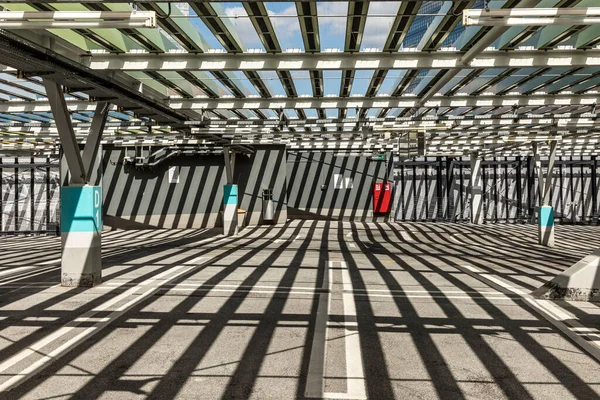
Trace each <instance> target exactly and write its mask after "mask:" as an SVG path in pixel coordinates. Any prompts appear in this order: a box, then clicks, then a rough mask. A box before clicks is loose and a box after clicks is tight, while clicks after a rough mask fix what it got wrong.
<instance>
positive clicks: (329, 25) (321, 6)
mask: <svg viewBox="0 0 600 400" xmlns="http://www.w3.org/2000/svg"><path fill="white" fill-rule="evenodd" d="M317 15H318V16H319V31H320V33H321V34H324V33H325V34H327V32H329V33H330V34H340V33H341V34H345V32H346V20H347V18H346V17H339V16H340V15H344V16H345V15H348V2H347V1H339V2H338V1H336V2H327V3H317ZM330 15H333V16H336V17H328V16H330ZM340 47H343V43H341V44H340Z"/></svg>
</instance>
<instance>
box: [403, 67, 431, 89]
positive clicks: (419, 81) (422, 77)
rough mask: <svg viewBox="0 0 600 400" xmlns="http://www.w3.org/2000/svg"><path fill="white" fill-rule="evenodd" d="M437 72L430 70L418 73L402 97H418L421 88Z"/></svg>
mask: <svg viewBox="0 0 600 400" xmlns="http://www.w3.org/2000/svg"><path fill="white" fill-rule="evenodd" d="M436 72H437V70H431V69H422V70H420V71H419V73H418V74H417V76H416V77H415V79H413V81H412V82H411V83H410V85H408V87H407V88H406V89H405V90H404V93H403V94H404V95H407V94H414V95H418V94H419V91H420V90H421V88H422V87H423V86H424V85H426V84H427V83H429V82H430V81H431V80H432V79H433V78H434V77H435V73H436Z"/></svg>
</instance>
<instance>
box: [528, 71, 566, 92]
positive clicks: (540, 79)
mask: <svg viewBox="0 0 600 400" xmlns="http://www.w3.org/2000/svg"><path fill="white" fill-rule="evenodd" d="M570 69H571V68H570V67H558V68H552V69H551V70H550V71H547V72H545V73H544V74H543V75H540V76H538V77H536V78H533V79H532V80H530V81H529V82H527V83H525V84H524V85H523V86H522V88H521V93H524V92H528V91H530V90H532V89H534V88H536V87H537V86H539V85H541V84H543V83H544V82H547V81H549V80H550V79H553V78H555V77H557V76H558V75H562V74H564V73H565V72H567V71H569V70H570ZM538 90H539V91H542V92H545V91H546V88H541V89H538ZM538 90H536V91H538Z"/></svg>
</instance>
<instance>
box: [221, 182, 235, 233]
mask: <svg viewBox="0 0 600 400" xmlns="http://www.w3.org/2000/svg"><path fill="white" fill-rule="evenodd" d="M237 211H238V187H237V185H225V186H224V187H223V234H224V235H226V236H233V235H237V233H238V212H237Z"/></svg>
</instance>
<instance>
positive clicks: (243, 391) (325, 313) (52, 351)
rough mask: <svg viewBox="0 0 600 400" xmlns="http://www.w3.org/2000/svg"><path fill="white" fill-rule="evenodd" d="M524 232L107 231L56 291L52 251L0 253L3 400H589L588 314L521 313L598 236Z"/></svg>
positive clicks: (310, 224)
mask: <svg viewBox="0 0 600 400" xmlns="http://www.w3.org/2000/svg"><path fill="white" fill-rule="evenodd" d="M536 232H537V229H536V227H535V226H531V225H484V226H479V227H476V226H470V225H460V224H431V223H429V224H421V223H403V224H374V223H370V224H366V223H364V224H363V223H349V222H344V223H342V222H324V221H318V222H317V221H292V222H290V223H289V224H287V225H286V226H284V227H259V228H246V229H245V230H244V231H242V232H241V234H240V235H239V236H238V237H235V238H227V237H223V236H220V235H219V232H218V231H215V230H153V231H113V232H106V233H104V234H103V275H104V276H103V283H102V284H101V285H100V286H97V287H94V288H87V289H84V288H76V289H73V288H63V287H60V286H58V285H57V283H58V282H59V281H60V267H59V258H60V238H53V237H2V238H1V239H0V399H17V398H26V399H63V398H64V399H67V398H75V399H96V398H102V399H136V398H153V399H170V398H181V399H245V398H254V399H295V398H300V399H303V398H332V399H361V398H369V399H392V398H397V399H433V398H443V399H501V398H510V399H532V398H536V399H537V398H540V399H570V398H578V399H596V398H600V363H599V362H598V360H597V359H596V358H594V357H593V354H591V353H589V351H586V349H585V347H582V346H581V345H580V344H578V342H577V340H584V341H586V342H588V343H590V344H591V345H592V346H595V344H594V341H596V342H598V343H600V341H599V340H600V304H598V303H572V302H552V303H550V302H545V303H540V304H539V305H536V304H532V303H530V302H528V301H527V299H526V294H527V293H529V292H530V291H531V290H533V289H535V288H537V287H539V286H541V285H542V284H543V283H544V282H545V281H547V280H549V279H551V278H552V277H553V276H555V275H556V274H558V273H560V272H561V271H562V270H564V269H566V268H567V267H568V266H570V265H571V264H573V263H575V262H576V261H577V260H579V259H580V258H582V257H584V256H585V255H587V254H589V253H590V252H591V251H593V250H594V249H595V248H597V247H600V228H599V227H583V226H558V227H557V232H556V241H557V247H556V248H553V249H548V248H544V247H541V246H539V245H537V241H536ZM536 307H554V308H553V310H554V311H553V312H552V313H550V314H552V315H559V314H560V313H563V314H560V315H566V316H567V317H565V318H562V319H561V318H557V319H558V320H559V321H554V322H552V321H551V320H549V319H547V318H544V316H543V311H542V312H541V313H540V311H539V309H538V308H536ZM546 309H548V308H546ZM557 310H560V311H557ZM560 327H563V328H565V329H566V330H564V331H562V330H561V329H560ZM565 332H567V333H565ZM570 335H571V336H570ZM573 335H576V336H577V338H575V339H574V338H573V337H574V336H573Z"/></svg>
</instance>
